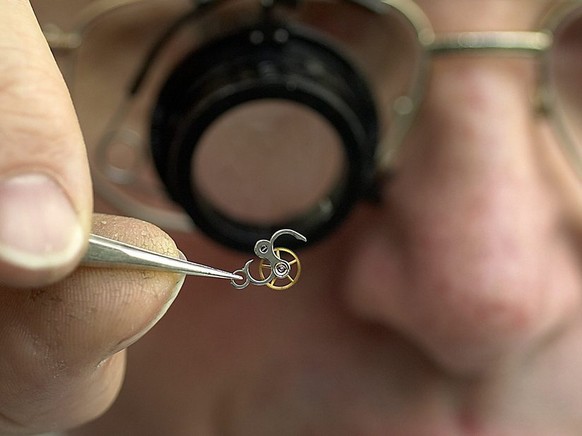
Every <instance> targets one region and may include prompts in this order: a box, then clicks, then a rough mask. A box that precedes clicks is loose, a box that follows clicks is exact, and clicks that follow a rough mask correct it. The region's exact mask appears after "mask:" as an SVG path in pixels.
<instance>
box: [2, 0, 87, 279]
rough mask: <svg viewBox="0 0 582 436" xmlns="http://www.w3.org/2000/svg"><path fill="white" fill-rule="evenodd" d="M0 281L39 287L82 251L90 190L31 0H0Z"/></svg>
mask: <svg viewBox="0 0 582 436" xmlns="http://www.w3.org/2000/svg"><path fill="white" fill-rule="evenodd" d="M0 10H2V13H1V14H0V41H1V43H0V284H5V285H9V286H40V285H43V284H47V283H50V282H53V281H56V280H58V279H60V278H62V277H63V276H64V275H65V274H67V273H69V272H70V271H71V270H72V269H73V268H74V266H75V264H76V262H77V260H78V258H79V257H80V255H81V253H82V251H83V248H84V246H85V241H86V240H87V233H88V229H89V227H90V217H91V209H92V195H91V186H90V176H89V170H88V165H87V158H86V153H85V147H84V144H83V139H82V135H81V132H80V129H79V126H78V123H77V120H76V116H75V112H74V110H73V107H72V104H71V101H70V98H69V95H68V92H67V89H66V86H65V84H64V81H63V79H62V76H61V74H60V73H59V71H58V68H57V66H56V64H55V62H54V60H53V57H52V55H51V53H50V50H49V48H48V46H47V44H46V41H45V40H44V37H43V35H42V32H41V31H40V28H39V26H38V23H37V22H36V19H35V16H34V13H33V11H32V8H31V6H30V3H29V2H28V1H12V0H0Z"/></svg>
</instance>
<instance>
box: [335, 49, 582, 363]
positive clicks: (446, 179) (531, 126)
mask: <svg viewBox="0 0 582 436" xmlns="http://www.w3.org/2000/svg"><path fill="white" fill-rule="evenodd" d="M532 70H533V68H532V62H531V61H526V60H523V59H521V60H508V59H503V60H499V59H493V58H470V57H460V56H459V57H447V58H442V59H438V60H436V61H435V63H434V68H433V71H432V75H431V80H430V83H429V84H428V87H427V92H426V95H425V100H424V103H423V106H422V108H421V110H420V112H419V114H418V117H417V120H416V121H415V125H414V127H413V128H412V130H411V131H410V132H409V134H408V137H407V138H406V140H405V143H404V144H403V149H402V152H401V155H400V157H399V162H398V165H397V169H396V172H395V177H394V178H393V179H392V180H391V181H389V182H387V183H386V184H385V185H384V187H383V192H382V206H381V210H379V211H377V212H374V213H371V214H370V215H367V217H366V218H365V220H366V223H365V224H363V223H360V224H359V225H358V227H359V229H360V233H361V236H360V239H359V244H357V245H358V248H357V249H355V251H354V257H353V259H352V260H351V261H352V264H353V265H354V267H353V269H352V270H351V272H350V273H349V274H350V277H349V280H348V281H347V283H348V287H347V288H346V293H347V297H348V301H349V303H350V307H351V308H352V310H354V311H355V313H356V314H357V315H358V316H359V317H363V318H365V319H368V320H371V321H373V322H375V323H380V324H382V325H384V326H386V327H387V328H390V329H394V330H397V331H399V332H400V333H401V334H403V335H404V336H406V337H407V338H409V339H410V340H411V341H413V342H414V343H415V344H417V345H418V346H419V347H420V349H422V350H423V351H424V352H425V353H426V354H427V355H429V356H430V357H431V358H432V359H433V360H434V361H435V362H436V363H438V364H440V365H442V366H443V367H445V368H447V369H449V370H451V371H455V372H465V373H466V372H474V371H482V370H485V369H486V368H490V367H491V366H492V365H496V364H499V363H501V362H503V361H505V360H506V359H507V358H509V357H510V356H515V354H516V353H520V352H521V353H526V352H527V351H529V350H530V349H531V348H532V347H534V346H535V345H536V344H537V343H538V342H539V341H541V340H542V339H543V338H544V337H545V335H547V334H550V333H551V332H552V331H553V330H555V329H556V328H557V326H558V325H560V322H561V321H560V320H563V319H564V317H567V316H568V314H570V312H571V308H572V307H575V306H576V302H577V300H578V292H579V281H580V277H579V274H578V273H577V268H576V262H577V259H576V254H575V250H574V249H573V247H572V244H571V236H572V235H571V234H569V229H568V228H567V226H564V225H562V224H563V218H564V217H563V207H562V204H561V203H560V201H559V200H558V199H557V198H558V197H556V195H555V193H554V192H553V189H554V187H553V185H552V183H551V181H550V178H549V177H548V173H549V170H548V168H547V165H548V163H547V162H546V161H545V160H544V157H543V156H544V153H545V152H544V150H545V149H547V148H550V147H557V145H556V144H554V143H552V140H551V139H550V138H548V136H547V135H543V134H542V132H543V126H541V125H542V124H543V122H541V121H540V120H539V118H536V117H535V116H534V115H533V114H532V112H533V111H532V109H531V105H530V100H529V96H530V95H531V91H532V87H533V85H534V83H533V82H534V74H533V71H532Z"/></svg>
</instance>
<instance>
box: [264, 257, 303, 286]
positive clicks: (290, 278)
mask: <svg viewBox="0 0 582 436" xmlns="http://www.w3.org/2000/svg"><path fill="white" fill-rule="evenodd" d="M273 251H274V252H275V255H276V256H277V257H279V258H280V259H283V260H285V261H287V262H288V263H289V266H290V267H291V270H290V271H289V274H287V275H286V276H285V277H283V278H279V277H274V278H273V280H271V281H270V282H269V283H267V287H269V288H271V289H273V290H275V291H284V290H286V289H289V288H290V287H291V286H293V285H294V284H295V283H297V280H299V276H300V275H301V262H300V261H299V258H298V257H297V255H296V254H295V253H294V252H293V251H291V250H289V249H288V248H283V247H276V248H273ZM271 268H272V267H271V264H270V263H269V262H268V261H267V260H265V259H261V261H260V262H259V274H260V276H261V279H262V280H264V279H265V278H267V277H269V275H270V274H271Z"/></svg>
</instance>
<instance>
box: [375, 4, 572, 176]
mask: <svg viewBox="0 0 582 436" xmlns="http://www.w3.org/2000/svg"><path fill="white" fill-rule="evenodd" d="M380 1H381V2H382V3H383V4H384V5H385V6H386V7H387V8H393V9H394V10H395V11H396V12H399V13H401V15H402V16H403V18H405V19H406V20H408V21H409V23H410V25H411V26H412V28H414V29H415V31H416V35H417V40H418V43H419V46H420V48H421V59H420V60H419V66H418V68H417V69H418V70H419V73H418V74H417V77H416V78H415V80H414V82H413V84H412V87H411V89H410V90H409V92H408V93H407V95H405V96H401V97H399V98H398V99H396V101H395V105H394V107H393V108H392V109H391V110H392V112H393V115H394V120H395V121H394V129H393V132H390V133H389V135H388V137H387V138H386V139H385V142H384V143H383V144H382V146H381V147H379V149H378V156H377V162H378V170H379V171H389V170H390V169H391V168H392V167H393V166H394V164H395V160H396V158H397V155H398V152H399V151H400V149H401V145H402V143H403V142H404V137H405V136H406V134H407V132H408V130H409V128H410V127H411V125H412V124H413V121H414V118H415V115H416V114H417V112H418V110H419V108H420V105H421V103H422V100H423V98H424V94H425V87H426V83H427V77H428V75H429V73H430V62H431V60H432V59H433V58H434V57H437V56H441V55H447V54H454V53H470V52H473V53H475V54H487V53H502V54H504V55H511V56H520V57H534V58H539V59H540V71H539V76H538V83H537V90H536V92H537V95H536V98H535V108H534V109H535V110H536V112H537V113H539V114H542V115H544V116H546V117H548V119H549V120H550V121H551V124H552V126H553V128H554V129H555V131H556V133H557V134H558V136H559V138H558V139H559V142H560V145H561V146H562V149H563V151H564V152H565V154H566V158H567V159H568V160H569V162H570V164H571V166H572V167H573V169H574V171H575V172H576V174H577V176H578V177H581V178H582V156H581V155H580V152H579V151H578V150H577V147H576V146H575V144H574V141H573V140H572V138H571V137H570V135H569V134H568V133H567V131H566V128H565V126H564V124H563V120H562V119H561V118H560V117H559V116H558V114H557V112H556V110H555V101H556V95H555V91H554V89H553V87H552V86H551V85H550V72H549V62H550V61H549V57H550V54H551V48H552V46H553V41H554V33H555V30H556V29H557V28H558V27H559V26H560V25H561V24H562V23H563V22H564V20H566V19H567V18H568V17H570V16H573V15H574V14H575V12H576V11H580V10H581V8H582V0H562V1H559V2H556V4H555V5H553V6H552V7H550V8H549V9H548V10H547V11H546V12H545V14H544V15H542V17H541V18H540V20H539V23H540V27H539V29H538V30H531V31H521V30H520V31H479V32H451V33H441V34H438V33H435V31H434V29H433V27H432V24H431V22H430V21H429V19H428V17H427V16H426V15H425V13H424V12H423V11H422V9H421V8H420V7H419V6H418V5H416V4H415V3H414V2H412V1H410V0H380Z"/></svg>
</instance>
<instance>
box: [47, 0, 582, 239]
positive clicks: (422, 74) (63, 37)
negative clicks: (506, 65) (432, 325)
mask: <svg viewBox="0 0 582 436" xmlns="http://www.w3.org/2000/svg"><path fill="white" fill-rule="evenodd" d="M148 1H150V0H97V1H95V2H93V3H91V4H90V5H89V6H87V7H85V8H84V9H83V10H82V11H81V13H80V14H79V17H78V19H77V23H76V24H75V25H73V26H72V28H73V30H72V31H64V30H62V29H60V28H59V27H57V26H55V25H47V26H43V33H44V35H45V38H46V39H47V41H48V43H49V46H50V48H51V49H52V50H53V51H54V52H60V53H71V52H74V51H75V50H77V49H80V48H81V46H82V44H83V35H84V33H85V32H86V31H87V30H88V29H89V28H90V27H91V26H92V25H93V24H94V22H95V21H97V20H98V19H100V18H101V17H103V16H104V15H106V14H108V13H110V12H112V11H114V10H117V9H119V8H122V7H125V6H131V5H134V4H138V3H147V2H148ZM226 1H227V0H198V1H195V2H193V3H197V4H196V5H195V6H194V8H204V7H208V6H212V5H215V4H217V3H222V2H226ZM259 1H260V3H261V4H262V5H263V6H271V5H273V4H275V3H283V2H284V0H259ZM339 1H340V2H342V3H352V4H355V5H358V6H361V7H363V8H365V9H367V10H369V11H370V12H372V13H376V14H378V15H383V14H387V13H391V12H392V13H394V12H395V13H397V14H398V15H400V16H401V17H402V18H403V19H404V20H405V21H406V22H408V23H409V24H410V26H411V28H412V29H413V30H414V32H415V34H416V40H417V42H418V44H419V48H420V58H419V61H418V65H417V67H416V69H415V72H414V74H415V77H414V78H413V79H412V80H411V85H410V88H409V89H408V90H407V92H406V93H403V95H401V96H399V97H397V98H396V99H395V100H394V102H393V105H392V106H393V107H392V108H389V110H391V111H392V115H393V117H394V122H393V126H391V129H389V131H388V134H387V137H386V138H385V139H384V140H383V141H382V143H381V144H379V145H378V147H377V154H376V173H377V174H383V173H385V172H390V171H391V170H392V167H393V165H394V162H395V159H396V156H397V155H398V153H399V151H400V149H401V147H402V144H403V142H404V139H405V137H406V135H407V133H408V131H409V129H410V128H411V126H412V125H413V123H414V119H415V116H416V114H417V113H418V111H419V108H420V107H421V104H422V102H423V99H424V95H425V90H426V89H425V88H426V84H427V78H428V75H429V73H430V63H431V61H432V59H433V58H434V57H437V56H442V55H448V54H455V53H468V52H470V53H479V54H484V53H487V52H502V53H509V54H512V55H518V56H525V57H538V58H540V60H541V68H540V74H539V77H538V84H537V94H536V99H535V103H534V108H535V110H536V112H537V113H539V114H541V115H543V116H546V117H548V119H550V120H551V123H552V125H553V128H554V129H555V130H556V132H557V133H558V135H559V137H560V142H561V145H562V146H563V147H562V148H563V150H564V152H565V154H566V156H567V158H568V160H569V161H570V162H569V163H570V164H571V166H572V167H573V169H574V171H575V173H576V175H577V176H578V177H582V156H581V155H580V153H579V152H578V150H577V149H576V146H575V144H574V143H573V141H572V139H571V137H570V135H569V134H568V133H567V132H566V129H565V127H564V125H563V124H562V120H561V119H560V117H559V116H558V115H557V113H556V111H555V103H554V102H555V99H556V95H555V93H554V90H553V89H552V86H551V85H550V71H549V63H550V62H549V59H548V58H549V56H550V52H551V49H552V47H553V42H554V37H553V35H554V31H555V29H556V28H557V27H558V26H559V25H560V24H562V23H563V22H564V20H565V19H567V17H569V16H571V15H572V14H573V13H574V12H575V11H576V10H578V9H579V8H582V0H562V1H561V2H559V3H558V4H557V5H553V6H551V7H550V8H549V10H548V11H546V13H545V14H543V15H542V17H541V19H540V20H539V22H540V24H541V25H540V27H539V29H538V30H523V31H521V30H520V31H467V32H446V33H440V34H439V33H436V32H435V31H434V28H433V26H432V23H431V21H430V20H429V18H428V16H427V15H426V14H425V12H424V11H423V10H422V8H421V7H420V6H419V5H418V4H417V3H416V2H414V1H413V0H339ZM141 207H142V208H146V209H147V208H148V207H147V206H141ZM158 216H159V218H160V219H159V220H157V221H158V223H160V222H161V225H162V226H164V221H167V222H169V219H168V218H167V217H165V216H164V214H161V215H159V214H158ZM168 227H172V226H171V225H170V226H168ZM186 229H188V230H189V229H191V225H189V224H186V223H185V222H184V223H182V224H181V225H180V228H179V230H186Z"/></svg>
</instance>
